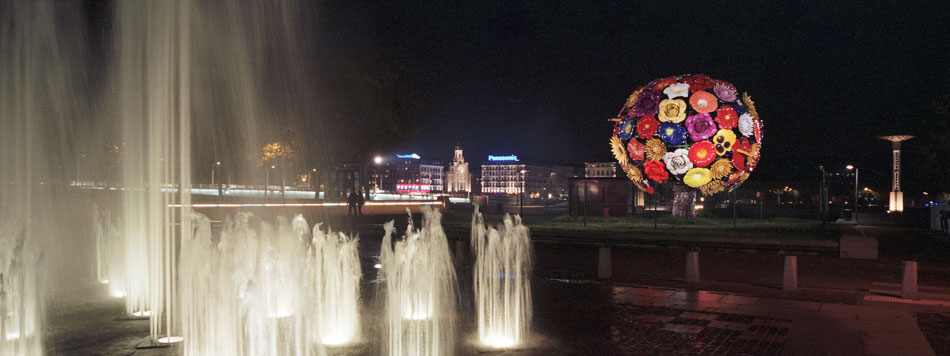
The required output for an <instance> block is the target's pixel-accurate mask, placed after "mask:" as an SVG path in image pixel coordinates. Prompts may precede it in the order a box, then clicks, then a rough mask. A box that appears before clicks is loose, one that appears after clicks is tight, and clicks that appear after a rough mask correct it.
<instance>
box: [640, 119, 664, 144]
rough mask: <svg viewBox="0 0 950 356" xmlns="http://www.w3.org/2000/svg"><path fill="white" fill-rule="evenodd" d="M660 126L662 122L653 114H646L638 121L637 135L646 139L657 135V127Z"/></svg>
mask: <svg viewBox="0 0 950 356" xmlns="http://www.w3.org/2000/svg"><path fill="white" fill-rule="evenodd" d="M658 127H660V122H659V121H657V120H656V117H654V116H653V115H644V116H643V117H642V118H640V121H637V135H640V138H642V139H644V140H646V139H649V138H651V137H653V135H656V129H657V128H658Z"/></svg>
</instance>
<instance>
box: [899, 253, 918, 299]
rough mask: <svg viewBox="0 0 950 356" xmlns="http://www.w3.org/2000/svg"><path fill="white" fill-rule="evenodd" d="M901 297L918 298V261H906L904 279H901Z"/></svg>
mask: <svg viewBox="0 0 950 356" xmlns="http://www.w3.org/2000/svg"><path fill="white" fill-rule="evenodd" d="M901 298H904V299H917V298H918V297H917V261H904V279H903V280H902V281H901Z"/></svg>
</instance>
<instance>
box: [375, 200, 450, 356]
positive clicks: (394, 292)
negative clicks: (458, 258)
mask: <svg viewBox="0 0 950 356" xmlns="http://www.w3.org/2000/svg"><path fill="white" fill-rule="evenodd" d="M407 211H408V209H407ZM422 213H423V217H422V226H421V227H420V228H419V229H418V230H416V229H415V226H414V225H413V222H412V216H411V215H410V217H409V226H408V228H407V229H406V234H405V235H404V236H403V239H402V240H399V241H397V242H395V243H394V242H393V233H394V231H395V227H394V224H393V222H392V221H390V222H388V223H386V224H385V225H384V227H383V228H384V229H385V231H386V234H385V236H384V237H383V243H382V247H381V252H380V260H381V264H382V269H381V273H382V275H383V278H384V279H385V280H386V286H385V295H386V323H387V325H386V326H387V330H388V333H387V335H386V337H387V340H386V344H387V352H388V354H389V355H423V356H437V355H452V354H453V349H454V334H455V332H454V330H455V305H456V299H457V298H458V295H457V293H458V292H457V284H456V283H457V282H456V277H455V269H454V268H453V266H452V259H451V256H450V255H449V248H448V241H447V240H446V237H445V232H444V231H443V230H442V223H441V219H442V215H441V214H440V213H439V212H438V211H436V210H431V209H429V208H427V207H423V209H422Z"/></svg>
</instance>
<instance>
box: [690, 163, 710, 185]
mask: <svg viewBox="0 0 950 356" xmlns="http://www.w3.org/2000/svg"><path fill="white" fill-rule="evenodd" d="M710 180H712V178H711V177H710V176H709V169H706V168H693V169H690V170H688V171H686V174H685V175H683V183H686V185H688V186H690V187H692V188H696V187H700V186H703V185H705V184H706V183H709V181H710Z"/></svg>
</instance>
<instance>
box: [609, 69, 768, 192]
mask: <svg viewBox="0 0 950 356" xmlns="http://www.w3.org/2000/svg"><path fill="white" fill-rule="evenodd" d="M611 121H613V122H614V131H613V137H611V138H610V147H611V151H612V152H613V154H614V158H616V159H617V161H618V162H619V163H620V166H621V167H622V168H623V170H624V172H626V174H627V177H629V178H630V180H632V181H633V183H634V184H636V186H637V188H639V189H640V190H643V191H645V192H647V193H650V194H652V193H653V187H654V186H655V185H657V184H659V183H662V182H665V181H671V182H675V183H682V184H683V185H685V186H687V187H689V188H693V189H696V190H699V191H700V192H702V193H703V195H712V194H716V193H719V192H722V191H725V190H728V191H730V192H731V191H732V190H734V189H736V187H738V186H739V185H740V184H742V182H744V181H745V180H746V179H748V177H749V173H752V170H753V169H755V166H756V165H757V164H758V163H759V154H760V151H761V147H762V120H760V119H759V114H758V113H757V112H756V111H755V104H753V103H752V99H750V98H749V95H748V94H746V93H742V96H741V97H740V96H739V91H738V90H736V87H735V86H733V85H732V84H730V83H729V82H726V81H723V80H718V79H712V78H710V77H709V76H708V75H705V74H694V75H684V76H674V77H667V78H660V79H657V80H654V81H652V82H650V83H649V84H647V85H644V86H641V87H639V88H637V90H635V91H634V92H633V94H630V97H629V98H628V99H627V102H626V104H625V105H624V106H623V109H622V110H620V114H619V115H618V117H616V118H613V119H611Z"/></svg>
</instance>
